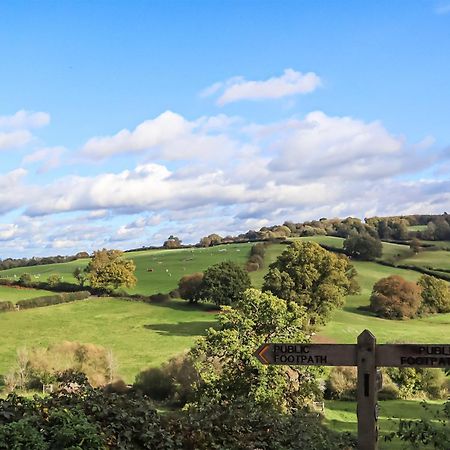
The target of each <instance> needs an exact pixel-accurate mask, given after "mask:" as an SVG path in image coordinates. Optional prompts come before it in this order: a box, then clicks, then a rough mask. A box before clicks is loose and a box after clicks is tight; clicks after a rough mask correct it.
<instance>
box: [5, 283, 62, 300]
mask: <svg viewBox="0 0 450 450" xmlns="http://www.w3.org/2000/svg"><path fill="white" fill-rule="evenodd" d="M53 294H54V292H50V291H45V290H43V289H28V288H23V287H17V286H2V285H0V302H1V301H8V302H12V303H16V302H17V301H19V300H26V299H29V298H36V297H42V296H44V295H53Z"/></svg>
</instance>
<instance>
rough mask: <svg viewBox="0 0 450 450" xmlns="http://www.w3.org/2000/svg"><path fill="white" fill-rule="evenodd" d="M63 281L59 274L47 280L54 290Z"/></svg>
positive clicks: (54, 274) (53, 274)
mask: <svg viewBox="0 0 450 450" xmlns="http://www.w3.org/2000/svg"><path fill="white" fill-rule="evenodd" d="M61 281H62V277H61V275H59V274H58V273H52V274H51V275H50V276H49V277H48V279H47V284H48V285H49V286H50V287H51V288H52V287H55V286H57V285H58V284H60V283H61Z"/></svg>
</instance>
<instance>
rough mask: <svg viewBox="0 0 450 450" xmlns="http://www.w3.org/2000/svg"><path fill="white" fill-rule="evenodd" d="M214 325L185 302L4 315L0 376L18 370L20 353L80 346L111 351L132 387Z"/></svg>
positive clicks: (0, 317)
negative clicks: (66, 343) (75, 343)
mask: <svg viewBox="0 0 450 450" xmlns="http://www.w3.org/2000/svg"><path fill="white" fill-rule="evenodd" d="M214 322H215V315H214V313H211V312H209V311H207V310H206V308H201V307H197V308H195V307H192V306H190V305H189V304H187V303H186V302H183V301H181V300H180V301H176V300H175V301H172V302H171V303H169V304H167V305H155V304H152V305H149V304H146V303H139V302H130V301H126V300H119V299H110V298H100V299H89V300H84V301H78V302H74V303H69V304H64V305H56V306H48V307H45V308H36V309H30V310H24V311H20V312H7V313H2V314H0V330H2V345H1V346H0V375H3V374H5V373H7V372H8V371H9V370H10V369H11V368H12V366H13V365H14V360H15V354H16V349H17V348H18V347H23V346H27V347H45V346H47V345H49V344H51V343H57V342H62V341H78V342H82V343H93V344H99V345H102V346H104V347H106V348H110V349H112V350H113V353H114V355H115V356H116V358H117V359H118V362H119V374H120V375H121V376H123V377H124V379H125V380H126V381H128V382H132V381H133V380H134V377H135V375H136V374H137V373H138V372H139V371H140V370H141V369H143V368H146V367H149V366H159V365H160V364H161V363H162V362H164V361H166V360H167V359H169V358H170V357H171V356H174V355H176V354H178V353H180V352H182V351H183V350H186V349H188V348H189V347H190V346H192V344H193V343H194V341H195V339H196V337H197V336H199V335H201V334H204V332H205V330H206V328H208V327H210V326H211V325H213V324H214Z"/></svg>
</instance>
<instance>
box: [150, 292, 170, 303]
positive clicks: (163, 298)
mask: <svg viewBox="0 0 450 450" xmlns="http://www.w3.org/2000/svg"><path fill="white" fill-rule="evenodd" d="M170 299H171V297H170V295H169V294H162V293H161V292H158V293H157V294H153V295H150V296H149V297H148V302H147V303H165V302H168V301H170Z"/></svg>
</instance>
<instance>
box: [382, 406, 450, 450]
mask: <svg viewBox="0 0 450 450" xmlns="http://www.w3.org/2000/svg"><path fill="white" fill-rule="evenodd" d="M422 406H423V407H424V408H425V409H428V406H427V404H426V403H425V402H424V403H423V405H422ZM449 425H450V401H448V402H446V403H444V405H443V407H442V410H441V411H440V412H439V413H438V414H437V415H436V417H434V419H433V420H428V419H421V420H414V421H411V420H401V421H400V423H399V428H398V430H397V431H396V432H394V433H392V434H391V435H389V436H387V437H386V440H388V441H390V440H392V439H393V438H394V437H397V438H399V439H401V440H402V441H404V442H409V443H410V444H411V445H412V446H413V448H422V447H423V446H424V445H426V446H433V448H434V449H436V450H448V449H449V448H450V433H449V432H448V427H449Z"/></svg>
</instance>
